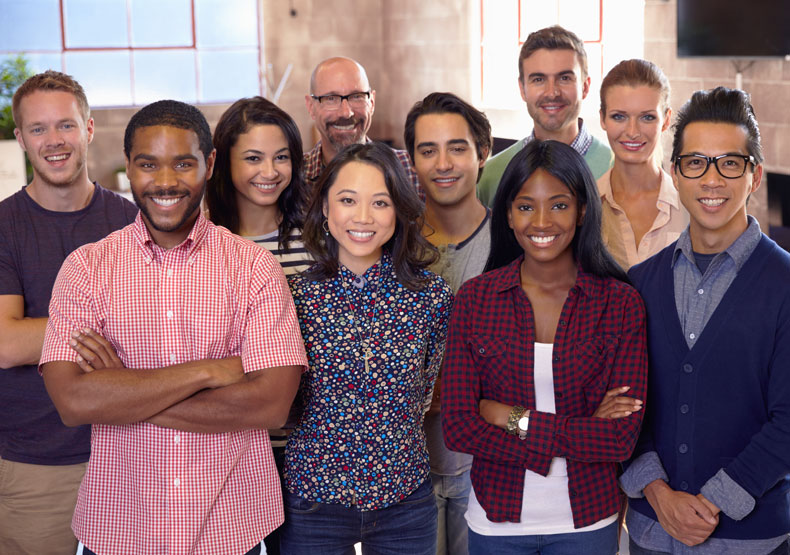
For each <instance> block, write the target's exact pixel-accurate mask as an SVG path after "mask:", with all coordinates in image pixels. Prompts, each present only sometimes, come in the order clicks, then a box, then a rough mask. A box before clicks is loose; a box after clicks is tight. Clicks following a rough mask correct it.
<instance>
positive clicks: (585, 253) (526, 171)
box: [485, 139, 628, 283]
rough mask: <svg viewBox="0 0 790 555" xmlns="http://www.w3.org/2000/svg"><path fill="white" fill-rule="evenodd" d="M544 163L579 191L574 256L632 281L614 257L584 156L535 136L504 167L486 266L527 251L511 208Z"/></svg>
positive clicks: (592, 268) (591, 269)
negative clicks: (515, 230) (515, 228)
mask: <svg viewBox="0 0 790 555" xmlns="http://www.w3.org/2000/svg"><path fill="white" fill-rule="evenodd" d="M539 169H543V170H545V171H546V172H548V173H549V174H551V175H553V176H554V177H556V178H557V179H559V180H560V181H562V182H563V183H564V184H565V185H566V186H567V187H568V189H570V192H571V193H572V194H573V196H574V197H576V202H577V206H578V210H579V212H580V213H581V211H582V210H584V217H583V219H582V223H581V225H580V226H577V228H576V233H575V235H574V236H573V241H572V242H571V247H572V249H573V257H574V259H575V260H576V262H578V263H579V264H580V265H581V267H582V268H583V269H584V271H585V272H588V273H591V274H594V275H597V276H600V277H614V278H616V279H619V280H620V281H624V282H626V283H628V277H627V276H626V274H625V272H624V271H623V269H622V268H621V267H620V266H618V265H617V262H615V261H614V259H613V258H612V257H611V255H610V254H609V252H608V251H607V250H606V247H605V246H604V244H603V239H602V238H601V199H600V198H599V196H598V186H597V185H596V184H595V178H594V177H593V175H592V172H591V171H590V168H589V167H588V166H587V163H586V162H585V161H584V158H582V156H581V155H580V154H579V153H578V152H576V151H575V150H574V149H573V148H571V147H570V146H568V145H566V144H565V143H561V142H559V141H540V140H537V139H535V140H532V141H530V142H529V143H528V144H527V145H526V146H525V147H524V148H523V149H522V150H520V151H519V152H518V153H517V154H516V155H515V156H514V157H513V159H512V160H511V161H510V163H509V164H508V165H507V168H505V173H504V174H503V175H502V181H501V182H500V184H499V188H498V189H497V192H496V195H495V196H494V203H493V206H492V209H491V252H490V254H489V256H488V262H487V263H486V268H485V271H489V270H495V269H496V268H501V267H502V266H505V265H507V264H509V263H511V262H512V261H514V260H516V259H517V258H518V257H519V256H521V255H522V254H523V252H524V251H523V249H522V248H521V246H520V245H519V244H518V241H517V240H516V237H515V235H513V230H512V229H510V226H509V225H508V219H507V215H508V211H509V210H510V206H511V204H513V200H514V199H515V198H516V195H517V194H518V192H519V191H520V190H521V187H522V186H523V185H524V183H525V182H526V181H527V180H528V179H529V178H530V177H531V176H532V174H533V173H535V171H537V170H539Z"/></svg>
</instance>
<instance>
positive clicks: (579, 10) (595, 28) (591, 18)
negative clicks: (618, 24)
mask: <svg viewBox="0 0 790 555" xmlns="http://www.w3.org/2000/svg"><path fill="white" fill-rule="evenodd" d="M559 15H560V20H559V24H560V25H562V26H563V27H565V28H566V29H571V30H572V31H573V32H574V33H576V36H577V37H579V38H580V39H582V40H583V41H599V40H601V8H600V5H599V4H598V2H567V1H566V2H560V14H559ZM621 21H628V20H625V19H624V20H621Z"/></svg>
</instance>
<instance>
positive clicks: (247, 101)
mask: <svg viewBox="0 0 790 555" xmlns="http://www.w3.org/2000/svg"><path fill="white" fill-rule="evenodd" d="M256 125H276V126H277V127H279V128H280V130H281V131H282V132H283V135H285V140H286V142H287V143H288V153H289V155H290V158H291V182H290V183H289V184H288V186H287V187H286V188H285V189H284V190H283V191H282V192H281V193H280V196H279V197H278V198H277V209H278V210H279V212H280V215H281V216H282V220H281V221H280V224H279V225H278V242H279V244H280V246H281V247H283V248H288V236H289V235H290V234H291V231H292V230H293V229H294V228H297V227H300V226H301V224H302V212H303V210H304V203H305V201H306V196H307V186H306V185H305V181H304V175H303V173H304V172H303V168H304V158H303V153H302V136H301V135H300V134H299V128H298V127H297V126H296V123H295V122H294V120H293V118H291V116H289V115H288V114H287V113H286V112H285V111H283V110H282V109H280V108H278V107H277V105H275V104H274V103H272V102H270V101H268V100H266V99H265V98H263V97H261V96H254V97H252V98H242V99H240V100H237V101H236V102H234V103H233V104H232V105H231V106H230V108H228V109H227V110H226V111H225V113H224V114H222V117H221V118H220V119H219V123H217V127H216V129H214V148H216V149H217V158H216V161H215V162H214V174H213V175H212V176H211V179H209V181H208V186H207V187H206V206H207V207H208V212H209V218H211V221H213V222H214V223H215V224H217V225H221V226H225V227H227V228H228V229H229V230H231V231H232V232H233V233H238V232H239V209H238V204H237V202H236V188H235V187H234V186H233V176H232V175H231V171H230V166H231V163H230V149H231V148H233V146H234V145H235V144H236V141H238V140H239V136H240V135H243V134H244V133H246V132H248V131H249V130H250V129H252V128H253V127H255V126H256Z"/></svg>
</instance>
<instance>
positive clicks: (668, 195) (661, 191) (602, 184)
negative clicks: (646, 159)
mask: <svg viewBox="0 0 790 555" xmlns="http://www.w3.org/2000/svg"><path fill="white" fill-rule="evenodd" d="M598 194H599V195H600V197H601V199H606V200H608V201H609V203H610V204H615V201H614V194H613V193H612V170H608V171H607V172H606V173H605V174H603V176H602V177H601V179H600V180H598ZM657 201H658V203H659V209H660V205H661V204H662V203H663V204H668V205H669V206H672V207H673V208H675V209H677V210H679V209H680V196H679V195H678V192H677V189H675V186H674V185H673V184H672V176H671V175H669V174H668V173H667V172H665V171H664V170H661V183H660V184H659V188H658V199H657Z"/></svg>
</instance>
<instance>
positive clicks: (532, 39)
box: [518, 25, 587, 83]
mask: <svg viewBox="0 0 790 555" xmlns="http://www.w3.org/2000/svg"><path fill="white" fill-rule="evenodd" d="M541 48H545V49H546V50H573V51H574V52H576V58H577V60H578V61H579V67H581V70H582V79H587V51H586V50H584V43H583V42H582V41H581V39H580V38H579V37H577V36H576V35H575V34H574V33H572V32H570V31H568V30H567V29H565V28H563V27H560V26H559V25H552V26H551V27H546V28H545V29H540V30H538V31H535V32H533V33H530V34H529V36H528V37H527V40H526V41H524V44H523V45H521V52H520V53H519V55H518V80H519V81H521V82H522V83H523V82H524V60H525V59H527V58H529V57H530V56H532V54H533V53H534V52H535V51H536V50H540V49H541Z"/></svg>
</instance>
